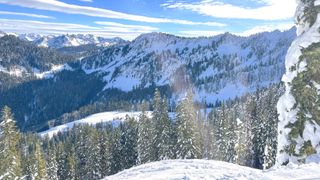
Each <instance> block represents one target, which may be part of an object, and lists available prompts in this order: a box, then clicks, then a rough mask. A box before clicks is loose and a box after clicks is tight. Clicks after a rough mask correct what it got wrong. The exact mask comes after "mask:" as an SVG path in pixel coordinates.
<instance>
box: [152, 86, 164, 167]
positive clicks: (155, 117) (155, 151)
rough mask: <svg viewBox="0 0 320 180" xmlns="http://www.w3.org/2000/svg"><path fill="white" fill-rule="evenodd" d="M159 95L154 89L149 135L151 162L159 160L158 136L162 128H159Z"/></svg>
mask: <svg viewBox="0 0 320 180" xmlns="http://www.w3.org/2000/svg"><path fill="white" fill-rule="evenodd" d="M161 115H162V113H161V94H160V91H159V90H158V89H156V91H155V93H154V98H153V112H152V119H151V122H152V126H151V134H152V153H151V158H152V161H158V160H160V158H159V144H160V136H161V133H162V129H163V127H161Z"/></svg>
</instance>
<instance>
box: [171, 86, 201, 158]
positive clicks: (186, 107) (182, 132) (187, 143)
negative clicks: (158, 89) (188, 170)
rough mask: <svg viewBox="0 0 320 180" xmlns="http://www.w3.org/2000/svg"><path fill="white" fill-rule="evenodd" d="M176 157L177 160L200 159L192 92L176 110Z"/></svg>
mask: <svg viewBox="0 0 320 180" xmlns="http://www.w3.org/2000/svg"><path fill="white" fill-rule="evenodd" d="M176 126H177V127H176V131H177V132H176V133H177V144H176V151H177V152H176V156H177V158H178V159H194V158H200V157H201V152H200V150H201V147H200V137H199V132H198V129H197V125H196V111H195V108H194V104H193V96H192V92H191V91H189V92H188V93H187V95H186V97H185V98H184V99H183V100H182V101H181V102H180V104H179V105H178V106H177V109H176Z"/></svg>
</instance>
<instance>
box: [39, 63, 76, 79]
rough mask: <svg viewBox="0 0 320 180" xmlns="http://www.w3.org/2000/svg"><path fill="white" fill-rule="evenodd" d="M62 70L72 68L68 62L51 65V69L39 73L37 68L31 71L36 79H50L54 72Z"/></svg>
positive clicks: (70, 69)
mask: <svg viewBox="0 0 320 180" xmlns="http://www.w3.org/2000/svg"><path fill="white" fill-rule="evenodd" d="M63 70H67V71H73V69H72V68H71V67H70V66H69V65H68V64H64V65H53V66H52V68H51V70H49V71H45V72H41V73H40V72H39V70H37V69H34V70H33V72H34V75H35V76H36V77H37V78H38V79H50V78H53V77H54V74H55V73H58V72H61V71H63Z"/></svg>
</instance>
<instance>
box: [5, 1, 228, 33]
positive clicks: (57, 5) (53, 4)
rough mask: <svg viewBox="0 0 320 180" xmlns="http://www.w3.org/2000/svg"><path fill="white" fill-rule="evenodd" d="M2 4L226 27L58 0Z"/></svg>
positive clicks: (134, 19)
mask: <svg viewBox="0 0 320 180" xmlns="http://www.w3.org/2000/svg"><path fill="white" fill-rule="evenodd" d="M0 3H2V4H8V5H16V6H21V7H27V8H34V9H40V10H48V11H56V12H61V13H68V14H80V15H86V16H92V17H103V18H112V19H123V20H130V21H138V22H148V23H174V24H183V25H205V26H218V27H223V26H226V25H225V24H223V23H217V22H194V21H188V20H182V19H169V18H154V17H147V16H140V15H133V14H127V13H122V12H117V11H112V10H108V9H102V8H96V7H90V6H79V5H74V4H68V3H64V2H61V1H57V0H14V1H13V0H0Z"/></svg>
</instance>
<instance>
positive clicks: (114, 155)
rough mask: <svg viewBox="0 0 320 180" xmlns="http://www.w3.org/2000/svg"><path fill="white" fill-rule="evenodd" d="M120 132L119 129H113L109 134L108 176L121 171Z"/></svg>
mask: <svg viewBox="0 0 320 180" xmlns="http://www.w3.org/2000/svg"><path fill="white" fill-rule="evenodd" d="M120 139H121V131H120V129H119V128H114V129H113V130H112V132H111V137H110V153H111V156H110V160H109V161H110V174H115V173H117V172H119V171H121V170H122V169H123V168H122V164H123V163H122V161H123V157H122V154H121V149H122V146H121V143H120Z"/></svg>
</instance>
